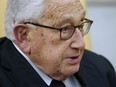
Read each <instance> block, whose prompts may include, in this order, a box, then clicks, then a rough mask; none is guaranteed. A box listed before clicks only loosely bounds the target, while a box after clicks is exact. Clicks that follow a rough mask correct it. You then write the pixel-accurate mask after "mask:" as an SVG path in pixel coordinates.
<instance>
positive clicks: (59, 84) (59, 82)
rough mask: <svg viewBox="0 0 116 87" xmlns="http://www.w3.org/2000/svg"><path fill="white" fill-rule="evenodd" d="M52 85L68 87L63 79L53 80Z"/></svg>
mask: <svg viewBox="0 0 116 87" xmlns="http://www.w3.org/2000/svg"><path fill="white" fill-rule="evenodd" d="M50 87H66V86H65V85H64V83H63V82H62V81H57V80H52V82H51V84H50Z"/></svg>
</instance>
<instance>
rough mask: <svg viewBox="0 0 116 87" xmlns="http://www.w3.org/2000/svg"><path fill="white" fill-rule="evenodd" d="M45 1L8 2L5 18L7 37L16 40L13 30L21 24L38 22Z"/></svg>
mask: <svg viewBox="0 0 116 87" xmlns="http://www.w3.org/2000/svg"><path fill="white" fill-rule="evenodd" d="M43 1H44V0H8V1H7V8H6V18H5V31H6V36H7V38H9V39H10V40H15V37H14V33H13V29H14V27H15V26H16V25H17V24H19V23H24V22H34V21H35V20H36V22H38V20H37V19H39V17H40V15H41V14H42V11H43V6H44V5H43Z"/></svg>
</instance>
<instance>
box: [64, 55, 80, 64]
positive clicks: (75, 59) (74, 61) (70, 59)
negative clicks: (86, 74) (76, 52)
mask: <svg viewBox="0 0 116 87" xmlns="http://www.w3.org/2000/svg"><path fill="white" fill-rule="evenodd" d="M66 60H67V61H68V63H70V64H77V63H79V62H80V60H81V57H80V56H75V57H68V58H66Z"/></svg>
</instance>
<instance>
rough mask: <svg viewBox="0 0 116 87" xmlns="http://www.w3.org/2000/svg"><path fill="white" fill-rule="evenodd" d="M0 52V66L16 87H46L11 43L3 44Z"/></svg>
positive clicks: (7, 41)
mask: <svg viewBox="0 0 116 87" xmlns="http://www.w3.org/2000/svg"><path fill="white" fill-rule="evenodd" d="M1 52H2V55H1V66H2V68H3V69H4V71H5V73H6V74H7V76H8V78H9V79H10V80H11V81H12V82H13V84H15V86H16V87H48V86H47V84H46V83H45V82H44V81H43V80H42V79H41V77H40V76H39V75H38V73H37V72H36V71H35V70H34V69H33V68H32V66H31V65H30V64H29V63H28V62H27V61H26V60H25V58H24V57H23V56H22V55H21V54H20V53H19V52H18V51H17V50H16V49H15V47H14V46H13V44H12V43H11V41H9V40H6V41H5V42H4V44H3V45H2V49H1Z"/></svg>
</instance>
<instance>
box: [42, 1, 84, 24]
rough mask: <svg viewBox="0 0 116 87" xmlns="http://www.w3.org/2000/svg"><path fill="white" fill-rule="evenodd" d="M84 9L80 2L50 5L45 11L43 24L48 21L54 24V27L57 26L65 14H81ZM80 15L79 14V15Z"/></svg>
mask: <svg viewBox="0 0 116 87" xmlns="http://www.w3.org/2000/svg"><path fill="white" fill-rule="evenodd" d="M82 9H83V7H82V5H81V3H80V2H79V1H78V0H75V1H73V2H68V3H65V4H63V3H55V2H53V3H50V4H49V3H48V4H47V6H46V9H45V10H44V12H43V13H44V14H43V16H42V22H44V21H46V19H48V20H49V21H48V22H52V25H54V26H55V25H57V23H58V20H59V18H60V17H61V16H63V15H65V14H69V13H70V12H71V11H74V10H76V11H77V12H80V11H81V10H82ZM77 14H78V13H77Z"/></svg>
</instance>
